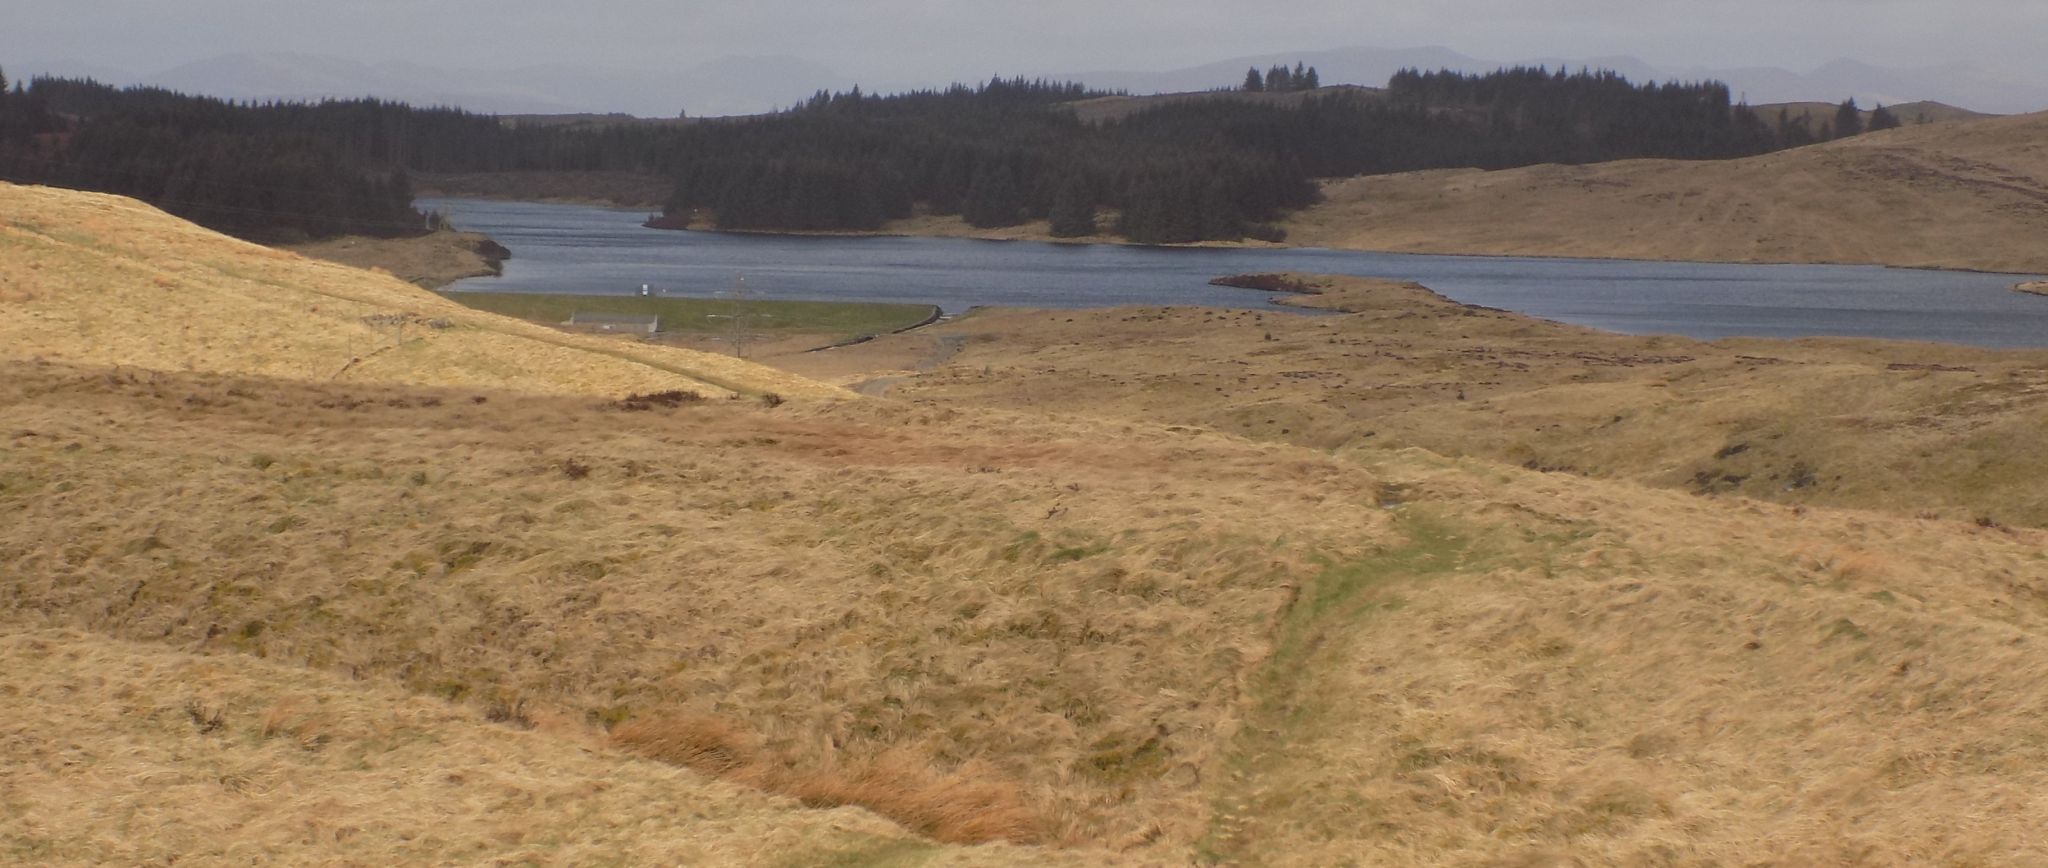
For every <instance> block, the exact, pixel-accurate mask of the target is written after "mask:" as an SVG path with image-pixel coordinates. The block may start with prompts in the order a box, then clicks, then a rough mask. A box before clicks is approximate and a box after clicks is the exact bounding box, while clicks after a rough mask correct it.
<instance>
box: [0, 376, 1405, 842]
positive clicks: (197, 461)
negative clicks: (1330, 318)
mask: <svg viewBox="0 0 2048 868" xmlns="http://www.w3.org/2000/svg"><path fill="white" fill-rule="evenodd" d="M0 390H4V397H0V415H4V416H5V417H6V418H7V419H8V430H7V431H6V432H4V439H0V454H4V456H5V463H4V465H0V466H4V467H5V473H4V479H0V485H4V490H0V510H5V511H6V512H7V514H8V515H9V516H10V518H11V520H10V521H9V522H7V523H5V524H4V526H0V562H6V563H10V564H14V565H15V570H14V572H13V573H12V574H10V576H9V579H8V581H7V582H6V583H5V584H4V586H0V608H4V609H5V610H6V611H9V612H12V613H14V617H15V618H16V619H17V621H20V622H24V623H28V624H34V625H61V626H70V627H76V628H81V629H90V630H94V631H100V632H105V633H108V634H111V635H115V636H120V637H125V638H130V639H135V640H148V641H158V642H164V643H167V644H169V645H173V646H176V647H185V648H193V647H196V648H202V649H210V650H218V651H223V652H225V651H235V652H240V653H245V654H251V655H255V656H260V657H264V658H267V659H270V660H274V661H281V662H287V663H296V664H298V665H303V666H307V667H309V668H312V669H317V670H323V671H332V672H342V673H348V674H351V675H353V676H355V677H357V678H360V679H365V680H369V681H374V682H379V683H385V684H394V685H400V686H403V687H406V688H408V689H411V690H413V691H415V692H418V693H423V694H428V695H437V696H442V697H447V698H452V699H457V700H459V701H462V702H464V703H468V704H471V705H473V706H474V707H476V708H478V709H479V710H481V711H482V712H484V713H487V714H495V715H498V716H501V717H506V718H517V717H518V716H520V715H527V716H535V715H539V714H542V713H550V714H560V715H567V716H568V717H569V718H571V719H576V720H585V721H589V722H591V723H592V725H605V724H612V723H617V722H623V721H628V720H631V719H633V718H636V717H642V716H648V715H663V714H668V713H671V712H674V711H676V710H682V711H685V712H689V713H694V714H701V715H708V716H715V717H719V718H723V719H726V720H730V721H733V722H734V723H735V725H736V726H741V727H744V732H746V733H748V741H746V742H745V744H746V745H748V746H749V747H748V750H749V751H757V752H758V753H757V754H756V755H757V756H758V757H763V758H767V759H769V760H772V762H771V763H769V764H768V766H767V767H768V768H771V769H772V770H773V776H772V777H771V778H769V779H767V781H766V783H767V784H768V785H769V788H770V789H774V790H778V791H784V792H789V793H791V794H793V795H797V796H799V797H801V798H803V799H804V800H806V801H809V802H813V803H819V804H834V803H839V802H846V801H856V802H860V803H862V804H872V806H873V807H875V808H876V809H877V810H880V811H883V812H885V813H887V814H889V815H890V816H895V817H898V818H900V819H902V820H903V821H904V822H906V823H909V824H911V825H912V826H914V827H918V828H921V829H928V830H930V831H931V832H932V833H933V834H935V835H942V836H945V837H953V838H959V839H963V840H968V839H974V838H978V837H981V836H984V835H994V836H996V837H1001V838H1008V839H1043V840H1048V841H1053V842H1058V843H1063V844H1072V845H1085V846H1111V845H1115V846H1125V845H1129V846H1137V845H1140V844H1155V845H1158V846H1165V845H1167V844H1170V843H1171V842H1175V841H1183V840H1185V839H1186V838H1187V837H1188V836H1189V835H1190V834H1192V832H1193V831H1194V830H1195V829H1198V828H1199V825H1200V823H1201V807H1202V805H1203V804H1205V802H1206V797H1205V796H1204V795H1203V794H1202V793H1201V791H1200V784H1201V782H1203V781H1206V780H1213V775H1212V774H1211V773H1210V771H1209V770H1210V769H1211V768H1212V766H1213V763H1214V762H1216V760H1217V757H1218V750H1219V748H1220V744H1221V742H1220V741H1219V738H1218V737H1219V735H1220V734H1224V733H1228V732H1230V731H1231V729H1232V727H1233V726H1234V723H1233V722H1234V721H1235V720H1236V718H1237V714H1238V710H1239V707H1240V701H1241V696H1242V689H1243V678H1244V677H1245V674H1246V672H1247V671H1248V670H1249V668H1250V667H1251V666H1252V665H1254V663H1255V661H1257V660H1258V659H1259V658H1260V657H1261V656H1263V654H1264V650H1265V647H1266V638H1265V635H1266V625H1267V624H1269V623H1271V620H1272V618H1273V617H1274V614H1275V612H1276V611H1277V610H1278V609H1279V607H1281V606H1282V605H1284V603H1285V600H1286V599H1287V593H1288V591H1287V589H1288V588H1289V587H1290V586H1291V585H1292V584H1293V583H1295V582H1298V581H1299V580H1300V579H1301V578H1302V577H1303V576H1305V575H1308V574H1310V573H1312V571H1313V569H1314V568H1315V564H1316V562H1317V559H1319V558H1323V557H1328V556H1330V555H1331V554H1332V553H1345V552H1357V551H1362V550H1363V549H1364V548H1365V547H1367V546H1369V545H1371V544H1372V542H1373V540H1375V539H1376V538H1378V537H1379V536H1381V535H1383V534H1384V533H1385V530H1384V526H1385V521H1384V519H1383V518H1382V517H1381V516H1380V515H1379V510H1377V508H1376V507H1375V505H1374V504H1375V501H1374V492H1375V490H1376V489H1375V486H1374V483H1373V481H1372V479H1371V477H1370V476H1369V475H1366V474H1364V473H1362V472H1361V471H1359V470H1357V469H1356V468H1355V467H1353V466H1351V465H1349V464H1347V463H1344V462H1339V461H1336V460H1333V459H1331V458H1329V457H1327V456H1318V455H1314V454H1311V453H1304V452H1297V451H1294V450H1288V449H1286V448H1284V447H1279V446H1263V445H1257V444H1247V443H1244V442H1242V441H1236V440H1232V439H1228V438H1222V437H1214V436H1201V435H1190V434H1184V433H1176V432H1171V431H1164V430H1158V429H1155V428H1133V429H1129V430H1126V429H1125V428H1124V427H1122V426H1110V427H1108V428H1099V427H1095V426H1074V425H1068V424H1062V423H1047V422H1041V421H1036V420H1033V419H1030V418H1026V417H1015V416H1008V415H1000V414H998V415H989V414H973V415H962V414H957V413H953V412H950V411H943V410H936V411H912V412H905V411H904V409H903V408H901V407H891V406H869V405H867V404H865V403H848V404H844V405H821V406H814V407H808V408H807V407H800V406H797V405H785V406H783V407H780V408H775V409H768V408H765V407H761V406H759V405H757V404H755V403H754V402H732V401H714V402H703V403H700V404H695V405H684V406H683V407H681V408H678V409H674V410H653V411H647V412H620V411H617V410H613V409H607V408H606V407H605V406H604V405H603V404H602V403H601V402H600V401H598V400H597V399H594V398H548V397H537V396H518V395H512V394H504V393H475V392H466V391H418V390H410V391H396V390H390V389H381V388H370V387H363V386H349V387H340V386H304V385H293V384H288V383H282V382H268V381H233V380H215V379H211V378H204V377H191V376H184V375H164V374H149V373H140V374H138V373H114V372H108V371H104V370H91V369H76V368H69V367H65V366H59V365H54V364H51V365H44V366H37V365H33V364H23V363H7V364H6V367H5V376H0ZM473 397H482V398H486V399H487V400H486V401H485V402H484V403H476V402H475V401H474V400H473ZM73 444H77V445H76V446H75V448H74V446H73ZM1186 467H1201V468H1202V469H1203V472H1202V473H1201V474H1199V475H1187V474H1183V473H1180V472H1179V471H1178V469H1179V468H1186ZM629 732H630V730H629ZM905 757H916V758H917V760H918V762H921V763H922V764H923V765H924V770H923V772H922V773H920V774H908V773H905V772H904V769H905V768H906V765H905V763H906V762H907V760H906V759H904V758H905ZM736 779H740V780H744V779H745V777H744V776H739V777H737V778H736ZM1011 793H1016V794H1018V795H1017V796H1016V797H1015V800H1014V802H1015V803H1021V805H1022V806H1023V808H1024V809H1026V810H1028V818H1027V817H1026V816H1025V815H1024V812H1022V811H1020V810H1019V809H1018V807H1017V804H1015V803H1013V799H1012V796H1011V795H1010V794H1011ZM962 805H965V806H966V808H965V814H964V815H962V814H960V810H961V809H960V807H959V806H962Z"/></svg>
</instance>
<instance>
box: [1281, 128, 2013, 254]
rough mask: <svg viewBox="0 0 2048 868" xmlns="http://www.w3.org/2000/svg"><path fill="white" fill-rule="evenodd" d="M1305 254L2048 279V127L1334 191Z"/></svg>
mask: <svg viewBox="0 0 2048 868" xmlns="http://www.w3.org/2000/svg"><path fill="white" fill-rule="evenodd" d="M1324 194H1325V196H1327V198H1328V201H1326V202H1325V203H1324V204H1322V205H1318V206H1315V207H1313V208H1310V209H1308V210H1306V211H1303V212H1301V213H1299V214H1296V215H1294V216H1293V217H1292V218H1290V219H1289V220H1288V221H1287V223H1286V224H1285V225H1286V228H1287V231H1288V241H1289V242H1290V243H1294V244H1301V245H1306V246H1326V247H1344V248H1352V249H1362V250H1389V251H1402V252H1416V253H1477V254H1501V255H1528V256H1587V257H1618V258H1628V259H1682V260H1708V261H1728V262H1835V263H1875V264H1882V265H1901V266H1915V267H1921V266H1926V267H1942V268H1970V269H1981V270H1991V271H2013V272H2024V273H2043V272H2048V245H2044V244H2043V243H2042V239H2043V238H2048V114H2032V115H2019V116H2015V117H2009V118H1995V119H1991V120H1982V121H1972V122H1967V123H1941V124H1930V125H1926V126H1915V127H1907V128H1903V129H1897V130H1889V131H1886V132H1882V133H1871V134H1867V135H1863V136H1858V137H1855V138H1852V139H1846V140H1842V141H1838V142H1831V143H1828V144H1824V145H1816V146H1814V147H1809V148H1800V149H1797V150H1792V151H1782V152H1779V153H1775V154H1767V155H1764V156H1760V157H1752V158H1749V159H1743V160H1730V161H1716V162H1684V161H1673V160H1631V161H1623V162H1617V163H1603V164H1598V165H1590V166H1557V165H1548V166H1535V167H1530V168H1525V169H1511V170H1507V171H1500V172H1482V171H1477V170H1447V171H1433V172H1413V173H1407V174H1400V175H1385V176H1377V177H1361V178H1351V179H1346V180H1341V181H1333V182H1329V183H1328V184H1326V185H1325V188H1324Z"/></svg>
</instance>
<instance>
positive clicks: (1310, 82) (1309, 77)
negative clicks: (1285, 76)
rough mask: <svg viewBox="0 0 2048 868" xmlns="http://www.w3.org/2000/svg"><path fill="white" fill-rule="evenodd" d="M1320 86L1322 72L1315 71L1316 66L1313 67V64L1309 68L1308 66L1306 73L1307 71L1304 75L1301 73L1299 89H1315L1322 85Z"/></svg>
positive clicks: (1321, 84) (1321, 83)
mask: <svg viewBox="0 0 2048 868" xmlns="http://www.w3.org/2000/svg"><path fill="white" fill-rule="evenodd" d="M1322 86H1323V76H1322V74H1321V73H1318V72H1316V68H1315V67H1313V66H1311V67H1309V68H1308V73H1307V74H1306V75H1303V76H1302V78H1301V89H1302V90H1315V89H1316V88H1319V87H1322Z"/></svg>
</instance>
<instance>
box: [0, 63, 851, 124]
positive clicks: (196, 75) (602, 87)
mask: <svg viewBox="0 0 2048 868" xmlns="http://www.w3.org/2000/svg"><path fill="white" fill-rule="evenodd" d="M47 66H50V67H51V68H52V71H55V72H59V73H71V72H73V70H72V66H75V65H71V66H67V65H65V64H48V65H47ZM20 71H21V72H35V71H37V70H36V68H35V66H34V65H31V66H29V67H26V68H24V69H22V70H20ZM95 74H96V75H98V77H100V78H102V79H103V80H110V81H111V82H112V83H116V84H149V85H156V86H159V87H166V88H170V89H172V90H179V91H185V92H188V93H199V94H206V95H209V96H219V97H225V98H229V99H254V100H270V99H320V98H324V97H343V98H348V97H361V96H376V97H381V98H384V99H391V100H399V101H403V102H409V103H413V104H415V105H448V106H457V107H460V108H465V109H469V110H471V111H476V112H484V113H489V114H568V113H580V112H626V113H630V114H635V115H640V116H643V117H674V116H675V115H676V114H677V113H678V112H682V111H687V112H688V113H689V114H691V115H692V116H708V115H730V114H753V113H758V112H762V111H767V110H770V109H774V108H779V107H784V106H788V105H791V104H794V103H796V102H798V101H800V100H802V99H804V98H805V97H808V96H810V95H811V94H813V93H815V92H817V91H818V90H819V89H821V88H844V87H848V86H851V85H852V84H853V81H852V80H851V79H848V78H846V77H845V76H842V75H840V74H839V73H837V72H834V71H833V70H830V69H827V68H825V67H822V66H819V65H817V64H812V63H807V62H805V61H802V60H797V59H795V58H788V57H727V58H720V59H717V60H710V61H706V62H703V63H698V64H694V65H691V66H688V67H684V68H682V69H679V70H675V71H656V70H642V69H609V68H604V67H595V66H581V65H573V64H548V65H537V66H526V67H519V68H516V69H497V70H480V69H446V68H442V67H438V66H433V65H430V64H425V63H414V62H404V61H400V62H391V63H377V64H370V63H362V62H358V61H354V60H346V59H343V58H338V57H327V56H322V55H309V54H288V53H261V54H228V55H222V56H220V57H214V58H210V59H207V60H200V61H195V62H193V63H188V64H185V65H183V66H179V67H177V68H175V69H170V70H166V71H163V72H159V73H156V74H153V75H140V76H118V75H106V74H99V73H95Z"/></svg>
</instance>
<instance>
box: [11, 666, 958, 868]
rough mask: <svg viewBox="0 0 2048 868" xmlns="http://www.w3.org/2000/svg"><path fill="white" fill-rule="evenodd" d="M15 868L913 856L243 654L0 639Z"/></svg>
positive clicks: (840, 828) (732, 796)
mask: <svg viewBox="0 0 2048 868" xmlns="http://www.w3.org/2000/svg"><path fill="white" fill-rule="evenodd" d="M0 664H4V665H5V666H6V671H7V684H6V687H5V695H6V701H5V702H0V793H4V796H0V798H4V799H5V806H6V809H5V811H0V856H4V857H5V859H6V861H8V862H10V863H14V864H37V865H103V864H109V863H120V864H159V863H169V862H173V861H176V862H180V863H200V864H229V863H234V864H251V863H261V862H276V863H281V864H308V863H326V864H358V865H397V864H422V863H465V864H493V863H495V864H521V863H527V864H535V863H544V862H552V863H562V862H593V861H598V862H611V863H621V862H624V863H638V864H645V863H657V862H662V863H668V864H700V865H701V864H726V865H734V864H754V865H781V864H799V863H804V862H805V861H806V860H807V859H808V860H809V864H817V863H819V862H828V861H830V860H831V859H833V858H836V857H840V856H846V857H849V858H856V857H859V856H860V855H861V854H869V855H873V856H884V855H887V854H890V853H896V854H904V853H913V854H915V853H928V852H929V851H931V850H933V849H935V848H932V847H931V846H930V845H928V844H923V843H921V842H919V841H918V840H917V839H916V838H915V837H914V836H912V835H910V834H909V833H908V832H905V831H903V830H902V829H900V828H898V827H896V826H894V825H891V824H890V823H888V822H886V821H883V820H881V819H880V818H877V817H875V816H873V815H871V814H868V813H866V812H863V811H857V810H851V809H846V810H836V811H813V810H805V809H803V808H802V807H800V806H799V805H797V804H796V803H794V802H791V801H788V800H784V799H776V798H771V797H768V796H765V795H762V794H760V793H756V792H751V791H749V790H746V789H743V788H738V787H734V786H730V785H727V784H721V783H718V782H715V781H707V780H705V779H703V778H701V777H699V776H697V775H694V774H691V773H689V772H685V771H680V770H677V769H673V768H670V767H668V766H665V765H662V764H660V763H655V762H648V761H644V760H635V759H633V758H632V757H630V756H627V755H624V754H620V753H618V752H615V751H611V750H607V749H605V748H604V747H603V746H602V745H601V743H599V742H598V741H597V740H595V739H591V738H588V737H583V736H580V735H579V734H577V733H574V732H564V731H561V730H560V728H558V727H557V728H544V729H541V730H521V729H517V728H514V727H510V726H507V725H504V724H503V723H493V722H489V721H487V720H485V719H484V718H483V716H482V715H479V714H476V713H473V712H470V711H468V710H466V709H461V708H457V707H452V706H450V705H448V704H447V703H444V702H441V701H438V700H434V699H428V698H421V697H416V696H408V695H406V694H405V693H403V692H401V691H398V690H395V689H392V688H390V687H385V686H379V685H366V684H363V683H360V682H352V681H349V680H348V679H346V678H337V677H335V676H333V675H330V674H327V673H315V672H308V671H306V670H305V669H303V668H300V667H296V666H288V665H278V664H275V663H268V662H264V661H262V660H257V659H254V658H251V657H247V656H242V655H211V656H208V655H195V654H191V653H187V652H185V651H180V650H173V649H171V648H168V647H166V646H164V645H162V644H138V643H132V642H121V641H117V640H112V639H109V638H107V637H105V636H103V635H96V634H90V633H80V632H76V631H68V630H25V631H19V632H9V633H7V634H5V635H0Z"/></svg>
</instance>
